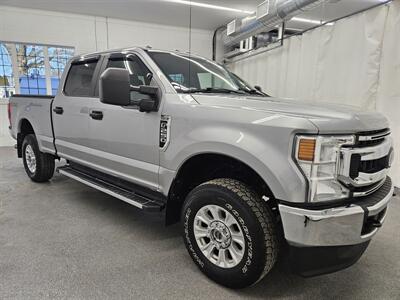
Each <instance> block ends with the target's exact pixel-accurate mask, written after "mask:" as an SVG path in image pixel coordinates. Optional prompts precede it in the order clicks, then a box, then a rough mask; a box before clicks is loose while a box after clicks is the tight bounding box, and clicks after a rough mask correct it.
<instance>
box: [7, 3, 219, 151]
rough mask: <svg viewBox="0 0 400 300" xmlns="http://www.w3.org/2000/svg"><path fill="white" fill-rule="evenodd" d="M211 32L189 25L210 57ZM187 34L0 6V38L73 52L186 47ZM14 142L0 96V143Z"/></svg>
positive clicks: (196, 49)
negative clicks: (69, 48) (51, 46)
mask: <svg viewBox="0 0 400 300" xmlns="http://www.w3.org/2000/svg"><path fill="white" fill-rule="evenodd" d="M180 17H182V16H180ZM212 35H213V32H211V31H207V30H199V29H192V32H191V37H192V38H191V42H192V43H191V49H192V52H193V53H196V54H199V55H202V56H206V57H209V58H211V56H212ZM189 36H190V35H189V27H187V28H184V27H174V26H166V25H158V24H150V23H141V22H131V21H125V20H118V19H109V18H104V17H94V16H85V15H76V14H67V13H56V12H50V11H41V10H34V9H20V8H14V7H8V6H0V41H8V42H22V43H33V44H46V45H59V46H70V47H74V48H75V53H76V54H79V53H86V52H93V51H101V50H105V49H114V48H120V47H132V46H147V45H150V46H152V47H154V48H160V49H166V50H181V51H188V50H189ZM13 144H14V141H13V140H12V139H11V138H10V136H9V133H8V118H7V105H6V100H5V99H3V100H2V99H0V146H6V145H7V146H8V145H13Z"/></svg>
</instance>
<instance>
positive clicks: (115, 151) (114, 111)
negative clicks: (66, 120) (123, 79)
mask: <svg viewBox="0 0 400 300" xmlns="http://www.w3.org/2000/svg"><path fill="white" fill-rule="evenodd" d="M109 67H113V68H124V69H127V70H128V71H129V74H130V81H131V86H140V85H151V86H160V85H159V83H157V82H156V80H155V79H153V78H152V76H151V74H152V71H151V70H150V68H149V67H148V66H147V65H146V64H145V63H144V61H143V60H142V59H141V58H140V57H139V56H137V55H135V54H133V53H132V54H118V53H115V54H111V55H109V56H108V57H106V58H105V59H104V62H103V68H102V71H104V70H105V69H106V68H109ZM97 93H98V91H97ZM145 97H147V96H146V95H142V94H139V93H138V92H133V91H132V92H131V105H130V106H127V107H122V106H117V105H110V104H105V103H101V102H100V101H95V102H93V103H92V105H91V106H90V113H91V115H92V116H94V117H93V118H91V119H90V120H89V136H90V138H91V148H92V150H93V151H92V155H93V159H94V163H95V164H96V165H97V166H98V167H100V168H101V169H102V170H103V171H106V172H107V173H109V174H111V175H115V176H118V177H121V178H123V179H126V180H128V181H131V182H133V183H136V184H139V185H141V186H144V187H147V188H150V189H152V190H156V189H157V188H158V169H159V126H160V119H161V109H159V111H158V112H150V113H145V112H140V111H139V108H138V106H137V104H138V101H139V100H140V99H143V98H145ZM99 114H100V115H101V116H102V117H101V119H100V118H98V117H96V116H98V115H99Z"/></svg>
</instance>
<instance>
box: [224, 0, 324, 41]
mask: <svg viewBox="0 0 400 300" xmlns="http://www.w3.org/2000/svg"><path fill="white" fill-rule="evenodd" d="M329 1H330V0H267V1H265V2H263V3H261V4H260V5H259V6H258V9H257V13H255V14H254V15H252V16H249V17H247V18H245V19H243V21H242V24H241V25H240V26H238V27H237V28H236V30H235V31H234V32H232V31H230V32H229V33H230V34H229V35H228V34H227V31H224V32H223V43H224V45H225V46H226V47H229V46H233V45H235V44H238V43H239V42H240V41H242V40H245V39H247V38H249V37H251V36H254V35H257V34H259V33H261V32H266V31H269V30H272V29H274V27H275V26H276V25H279V24H281V23H282V22H284V21H287V20H289V19H291V18H292V17H294V16H295V15H298V14H301V13H303V12H305V11H307V10H312V9H314V8H316V7H317V6H319V5H321V4H322V3H324V2H329ZM246 19H247V20H248V21H247V22H246Z"/></svg>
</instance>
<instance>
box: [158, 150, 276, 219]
mask: <svg viewBox="0 0 400 300" xmlns="http://www.w3.org/2000/svg"><path fill="white" fill-rule="evenodd" d="M260 173H261V172H259V170H257V168H254V167H253V166H251V165H249V164H248V163H245V162H243V161H242V160H239V159H237V158H235V157H232V156H229V155H227V154H223V153H218V152H203V153H197V154H195V155H192V156H191V157H189V158H187V159H186V160H185V161H183V162H182V163H181V165H180V167H179V168H178V172H177V173H176V176H175V178H174V180H173V181H172V184H171V186H170V189H169V193H168V202H167V211H166V224H167V225H171V224H174V223H176V222H178V221H179V219H180V213H181V209H182V206H183V203H184V201H185V198H186V196H187V195H188V194H189V192H190V191H191V190H193V188H195V187H196V186H198V185H199V184H201V183H204V182H207V181H209V180H213V179H217V178H231V179H236V180H239V181H241V182H243V183H245V184H246V185H248V186H249V187H251V188H253V189H254V190H255V191H256V192H257V193H258V194H259V195H261V196H267V197H268V198H270V199H271V200H272V201H269V204H270V205H272V206H274V205H275V204H276V201H275V196H274V193H273V191H272V189H271V187H270V185H269V183H268V182H267V181H266V180H264V179H263V176H262V175H261V174H260Z"/></svg>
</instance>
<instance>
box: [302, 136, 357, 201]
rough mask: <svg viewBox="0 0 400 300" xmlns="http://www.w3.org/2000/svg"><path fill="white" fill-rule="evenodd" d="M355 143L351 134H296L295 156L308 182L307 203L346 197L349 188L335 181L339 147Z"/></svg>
mask: <svg viewBox="0 0 400 300" xmlns="http://www.w3.org/2000/svg"><path fill="white" fill-rule="evenodd" d="M354 143H355V137H354V136H306V135H303V136H297V137H296V152H295V153H296V155H295V157H296V160H297V163H298V165H299V166H300V168H301V170H302V171H303V173H304V175H305V177H306V178H307V180H308V182H309V191H308V201H309V202H322V201H329V200H337V199H343V198H347V197H349V194H350V192H349V190H348V189H347V188H346V187H344V186H343V185H342V184H341V183H340V182H339V181H338V180H337V174H338V167H339V162H340V148H341V147H342V146H344V145H353V144H354Z"/></svg>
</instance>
